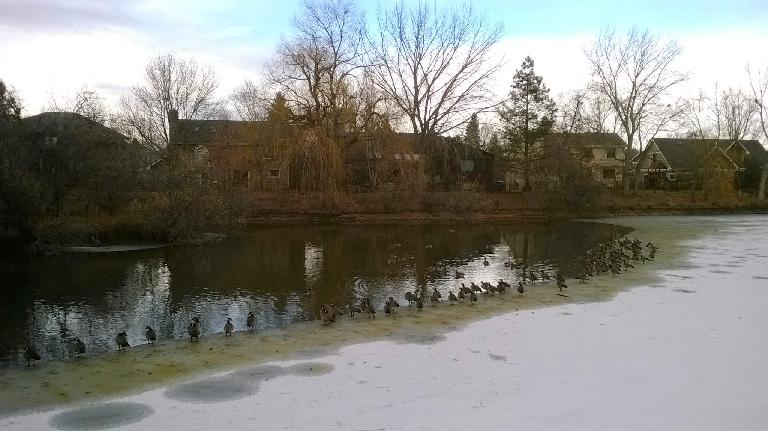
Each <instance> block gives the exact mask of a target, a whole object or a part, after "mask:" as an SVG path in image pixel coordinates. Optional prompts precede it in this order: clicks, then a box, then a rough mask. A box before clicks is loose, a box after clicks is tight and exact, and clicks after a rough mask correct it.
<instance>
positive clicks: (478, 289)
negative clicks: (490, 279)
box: [469, 281, 483, 292]
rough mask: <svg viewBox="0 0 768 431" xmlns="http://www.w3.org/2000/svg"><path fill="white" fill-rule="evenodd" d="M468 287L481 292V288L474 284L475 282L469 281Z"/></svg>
mask: <svg viewBox="0 0 768 431" xmlns="http://www.w3.org/2000/svg"><path fill="white" fill-rule="evenodd" d="M469 287H470V288H471V289H472V291H473V292H482V291H483V289H481V288H480V286H478V285H476V284H475V282H474V281H473V282H471V283H470V285H469Z"/></svg>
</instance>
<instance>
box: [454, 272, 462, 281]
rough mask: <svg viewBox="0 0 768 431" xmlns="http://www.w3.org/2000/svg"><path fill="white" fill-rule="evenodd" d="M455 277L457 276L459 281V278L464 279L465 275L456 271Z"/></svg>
mask: <svg viewBox="0 0 768 431" xmlns="http://www.w3.org/2000/svg"><path fill="white" fill-rule="evenodd" d="M454 276H455V277H456V278H457V279H458V278H464V273H463V272H460V271H456V272H455V273H454Z"/></svg>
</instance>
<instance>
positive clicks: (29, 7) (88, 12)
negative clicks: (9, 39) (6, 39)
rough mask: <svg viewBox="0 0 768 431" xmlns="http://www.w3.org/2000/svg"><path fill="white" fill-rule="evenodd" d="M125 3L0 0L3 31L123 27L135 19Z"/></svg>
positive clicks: (55, 30)
mask: <svg viewBox="0 0 768 431" xmlns="http://www.w3.org/2000/svg"><path fill="white" fill-rule="evenodd" d="M125 4H126V3H125V2H122V1H97V0H87V1H73V0H23V1H18V0H0V10H1V11H2V13H1V14H0V29H4V30H6V31H7V30H16V31H20V32H25V33H38V32H41V31H43V32H46V33H55V32H57V31H61V30H80V31H88V30H92V29H99V28H105V27H110V28H111V27H124V26H129V25H134V24H136V20H135V19H134V17H133V16H132V15H131V14H130V12H129V11H128V10H127V9H126V8H125V7H124V5H125Z"/></svg>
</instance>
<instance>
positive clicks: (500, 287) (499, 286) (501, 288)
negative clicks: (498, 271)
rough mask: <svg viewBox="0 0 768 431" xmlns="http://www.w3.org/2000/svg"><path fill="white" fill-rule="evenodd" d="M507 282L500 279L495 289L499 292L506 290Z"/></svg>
mask: <svg viewBox="0 0 768 431" xmlns="http://www.w3.org/2000/svg"><path fill="white" fill-rule="evenodd" d="M506 284H507V283H504V282H503V281H502V280H499V283H498V284H497V285H496V291H497V292H499V293H500V294H503V293H504V292H506V290H507V286H506Z"/></svg>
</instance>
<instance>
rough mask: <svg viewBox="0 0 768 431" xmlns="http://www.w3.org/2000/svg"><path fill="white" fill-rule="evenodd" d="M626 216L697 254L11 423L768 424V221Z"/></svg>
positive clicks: (641, 233)
mask: <svg viewBox="0 0 768 431" xmlns="http://www.w3.org/2000/svg"><path fill="white" fill-rule="evenodd" d="M619 222H621V223H625V224H629V225H633V226H636V227H637V228H638V233H637V236H638V237H640V238H646V237H648V235H650V233H651V232H656V236H659V237H661V236H664V237H666V240H667V242H668V244H667V247H666V248H661V249H660V251H659V255H658V257H659V258H662V257H663V256H665V254H664V253H665V251H666V252H667V253H670V254H671V253H672V251H673V250H678V251H680V252H685V254H681V255H680V260H676V261H675V262H674V265H668V267H667V268H666V269H665V268H664V267H663V266H659V268H661V269H660V270H659V271H658V274H657V277H655V278H650V277H649V278H646V281H645V282H644V283H643V284H642V285H640V286H638V287H636V288H634V289H632V290H629V291H626V292H623V293H619V294H618V296H616V297H615V298H614V299H612V300H610V301H607V302H594V303H583V304H575V303H574V304H565V305H556V306H550V307H547V308H540V309H535V310H521V311H518V312H512V313H505V314H502V315H497V316H495V317H491V318H487V319H484V320H480V321H476V322H474V323H470V324H468V325H466V326H464V327H461V328H460V329H458V330H455V331H453V332H447V333H443V334H440V335H434V336H432V337H431V338H429V337H425V338H424V339H423V340H421V341H425V342H418V343H404V342H402V341H400V342H397V341H391V340H383V341H375V342H369V343H362V344H353V345H349V346H346V347H343V348H341V349H340V350H338V351H336V352H335V353H332V354H330V355H328V356H315V357H313V358H312V359H311V360H309V359H305V358H298V357H294V358H292V359H293V360H290V361H280V362H272V363H271V364H268V365H257V366H249V367H242V368H239V369H237V370H234V371H231V372H227V373H220V374H216V375H211V376H206V377H201V378H198V379H196V380H190V381H184V382H179V383H177V384H175V385H173V386H170V387H163V388H158V389H153V390H150V391H146V392H143V393H139V394H135V395H131V396H127V397H122V398H117V399H113V400H108V401H105V402H100V403H96V404H88V405H83V406H76V407H71V408H67V409H59V410H53V411H41V412H32V413H27V414H25V415H21V416H13V417H6V418H0V429H3V430H9V431H10V430H30V429H35V430H37V429H48V428H54V429H56V428H59V429H76V428H78V426H79V427H81V428H85V427H88V428H89V429H99V428H100V427H106V426H120V428H119V429H121V430H146V429H162V428H164V427H165V428H168V427H170V428H172V429H185V430H208V429H215V428H221V427H223V426H226V427H227V428H229V429H298V430H303V429H307V430H309V429H312V430H318V429H355V430H356V429H386V430H398V429H446V430H453V429H456V430H459V429H461V430H465V429H488V430H494V429H526V430H616V429H621V430H649V429H653V430H665V429H669V430H723V429H738V430H759V429H765V424H766V423H768V384H766V382H768V368H766V367H765V366H764V362H765V360H766V359H768V337H766V336H765V335H764V333H763V330H764V328H766V327H768V313H767V312H766V309H767V307H766V306H767V305H768V231H767V230H766V229H765V227H766V226H768V217H765V216H729V217H645V218H626V219H620V220H619ZM663 239H664V238H659V241H661V240H663ZM654 242H657V241H656V239H654ZM673 243H674V244H673ZM573 287H576V286H573ZM456 307H458V306H456ZM456 309H457V310H458V308H456ZM428 312H430V310H429V309H426V310H425V311H424V313H428ZM376 320H377V321H378V320H379V319H378V318H377V319H376ZM360 324H361V325H363V324H364V323H360ZM345 329H346V327H345Z"/></svg>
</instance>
